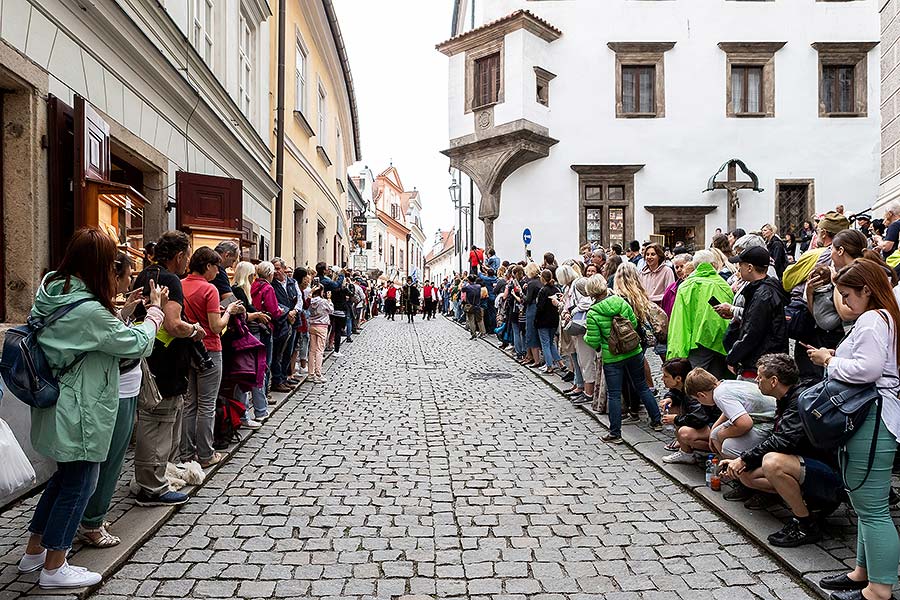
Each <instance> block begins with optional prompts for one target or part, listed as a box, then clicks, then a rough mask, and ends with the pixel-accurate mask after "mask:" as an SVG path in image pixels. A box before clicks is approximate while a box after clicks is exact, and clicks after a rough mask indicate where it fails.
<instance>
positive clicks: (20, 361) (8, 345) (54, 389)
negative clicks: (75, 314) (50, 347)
mask: <svg viewBox="0 0 900 600" xmlns="http://www.w3.org/2000/svg"><path fill="white" fill-rule="evenodd" d="M91 300H93V298H83V299H81V300H77V301H75V302H72V303H71V304H67V305H65V306H61V307H59V308H57V309H56V310H55V311H53V313H51V314H50V315H49V316H47V317H44V318H43V319H39V318H37V317H28V321H27V322H26V323H25V325H22V326H20V327H14V328H12V329H10V330H9V331H7V332H6V338H5V339H4V340H3V355H2V356H0V375H2V377H3V381H5V382H6V387H7V388H8V389H9V391H10V392H11V393H12V395H13V396H15V397H16V398H18V399H19V400H21V401H22V402H24V403H25V404H27V405H29V406H33V407H35V408H49V407H51V406H53V405H54V404H56V401H57V400H59V379H60V378H61V377H62V376H63V375H65V374H66V373H68V372H69V371H70V370H71V369H72V368H73V367H74V366H75V365H77V364H78V363H79V362H81V359H83V358H84V357H85V355H86V354H87V352H82V353H81V354H79V355H78V356H76V357H75V360H74V361H72V363H71V364H68V365H66V366H65V367H63V368H62V369H60V370H59V372H58V373H55V374H54V372H53V369H52V368H51V367H50V365H49V364H48V363H47V356H46V355H45V354H44V350H43V349H42V348H41V345H40V344H39V343H38V339H37V338H38V335H39V334H40V333H41V331H42V330H43V329H44V328H45V327H49V326H50V325H52V324H53V323H54V322H55V321H57V320H59V319H61V318H62V317H64V316H65V315H67V314H69V312H70V311H72V309H74V308H75V307H77V306H80V305H81V304H84V303H85V302H89V301H91Z"/></svg>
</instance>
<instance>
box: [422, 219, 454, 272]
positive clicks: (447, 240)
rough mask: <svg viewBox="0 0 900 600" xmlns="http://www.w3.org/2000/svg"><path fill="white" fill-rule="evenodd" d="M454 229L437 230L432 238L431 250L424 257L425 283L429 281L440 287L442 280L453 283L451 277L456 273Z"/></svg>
mask: <svg viewBox="0 0 900 600" xmlns="http://www.w3.org/2000/svg"><path fill="white" fill-rule="evenodd" d="M455 240H456V229H455V228H453V229H451V230H450V231H441V230H438V231H437V233H435V236H434V242H433V244H432V246H431V250H430V251H429V252H428V254H427V255H426V256H425V277H424V280H425V281H431V282H432V283H434V284H435V285H440V284H441V282H442V281H444V279H447V280H449V281H451V282H452V281H453V275H454V274H455V273H458V271H457V263H456V262H454V260H455V259H456V258H457V257H458V255H457V253H456V248H455Z"/></svg>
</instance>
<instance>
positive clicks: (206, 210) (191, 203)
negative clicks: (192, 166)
mask: <svg viewBox="0 0 900 600" xmlns="http://www.w3.org/2000/svg"><path fill="white" fill-rule="evenodd" d="M175 190H176V192H175V193H176V198H177V203H178V204H177V210H176V211H175V223H176V227H177V228H178V229H182V228H183V227H186V228H189V229H190V228H192V229H202V228H210V227H211V228H216V229H231V230H235V231H240V230H241V222H242V219H241V215H242V212H243V195H244V191H243V190H244V188H243V182H242V181H241V180H240V179H229V178H227V177H215V176H212V175H200V174H198V173H185V172H183V171H179V172H177V173H176V174H175Z"/></svg>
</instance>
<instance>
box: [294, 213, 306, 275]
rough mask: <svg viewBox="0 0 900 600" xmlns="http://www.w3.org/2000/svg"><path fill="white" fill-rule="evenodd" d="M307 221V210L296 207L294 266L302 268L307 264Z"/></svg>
mask: <svg viewBox="0 0 900 600" xmlns="http://www.w3.org/2000/svg"><path fill="white" fill-rule="evenodd" d="M305 220H306V210H305V209H304V208H303V207H302V206H294V266H295V267H302V266H304V265H305V264H306V263H305V261H304V255H305V254H306V248H304V244H305V243H306V230H305V224H304V221H305Z"/></svg>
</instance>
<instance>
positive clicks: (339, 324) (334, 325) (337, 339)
mask: <svg viewBox="0 0 900 600" xmlns="http://www.w3.org/2000/svg"><path fill="white" fill-rule="evenodd" d="M346 320H347V317H346V316H345V315H341V316H339V317H338V316H335V315H331V329H332V330H333V332H334V351H335V352H340V351H341V332H342V331H344V327H346V323H345V321H346Z"/></svg>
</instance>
